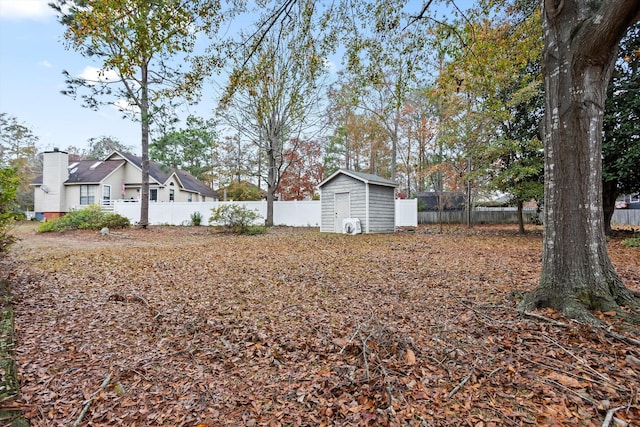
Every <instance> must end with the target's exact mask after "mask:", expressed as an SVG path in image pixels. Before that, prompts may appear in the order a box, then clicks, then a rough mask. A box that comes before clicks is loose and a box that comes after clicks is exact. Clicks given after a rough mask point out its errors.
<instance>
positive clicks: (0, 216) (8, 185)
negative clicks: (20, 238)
mask: <svg viewBox="0 0 640 427" xmlns="http://www.w3.org/2000/svg"><path fill="white" fill-rule="evenodd" d="M19 184H20V177H19V176H18V174H17V170H16V169H15V168H12V167H2V168H0V254H1V253H4V252H7V251H8V250H9V246H11V244H12V243H14V242H15V241H16V239H15V238H14V237H13V236H12V235H10V234H9V228H10V227H11V224H12V223H13V220H14V218H15V212H16V206H17V205H16V194H17V191H18V186H19Z"/></svg>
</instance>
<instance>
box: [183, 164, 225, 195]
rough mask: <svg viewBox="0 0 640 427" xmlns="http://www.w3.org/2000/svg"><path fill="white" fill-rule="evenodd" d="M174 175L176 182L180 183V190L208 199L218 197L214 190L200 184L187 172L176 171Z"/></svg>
mask: <svg viewBox="0 0 640 427" xmlns="http://www.w3.org/2000/svg"><path fill="white" fill-rule="evenodd" d="M175 174H176V177H177V178H178V180H179V181H180V184H181V185H182V188H184V189H185V190H187V191H193V192H196V193H200V194H202V195H203V196H209V197H217V196H218V193H217V192H216V191H215V190H213V189H211V188H209V187H207V186H206V185H204V184H203V183H202V182H200V181H198V179H197V178H196V177H195V176H193V175H191V174H190V173H189V172H187V171H183V170H179V169H176V170H175Z"/></svg>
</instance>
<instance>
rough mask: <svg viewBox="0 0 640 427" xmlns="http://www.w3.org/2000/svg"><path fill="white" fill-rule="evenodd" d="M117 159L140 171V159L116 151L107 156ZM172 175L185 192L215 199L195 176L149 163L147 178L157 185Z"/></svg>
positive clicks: (152, 162)
mask: <svg viewBox="0 0 640 427" xmlns="http://www.w3.org/2000/svg"><path fill="white" fill-rule="evenodd" d="M117 157H122V158H124V159H126V160H127V161H128V162H129V163H131V164H133V165H135V166H136V167H137V168H138V169H140V170H142V157H138V156H134V155H133V154H129V153H121V152H119V151H116V152H114V153H112V154H111V155H110V156H109V158H117ZM174 174H175V175H176V177H177V178H178V181H180V184H182V188H183V189H184V190H186V191H192V192H194V193H200V194H202V195H203V196H208V197H216V196H217V195H218V193H216V191H215V190H212V189H211V188H209V187H207V186H206V185H204V184H203V183H202V182H200V181H199V180H198V179H197V178H196V177H195V176H193V175H191V174H190V173H189V172H187V171H183V170H180V169H172V168H170V167H169V166H165V165H163V164H160V163H157V162H154V161H151V160H150V161H149V177H150V178H152V179H153V180H155V181H156V182H157V183H158V184H160V185H162V184H164V183H166V182H167V181H168V180H169V178H171V176H172V175H174Z"/></svg>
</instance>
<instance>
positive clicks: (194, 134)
mask: <svg viewBox="0 0 640 427" xmlns="http://www.w3.org/2000/svg"><path fill="white" fill-rule="evenodd" d="M215 138H216V132H215V129H214V124H213V123H212V122H211V121H207V120H204V119H202V118H201V117H195V116H189V117H187V126H186V128H185V129H180V130H176V131H173V132H170V133H168V134H166V135H164V136H162V137H160V138H158V139H156V140H155V141H153V142H152V143H151V144H150V146H149V150H150V151H149V154H150V156H151V160H154V161H156V162H159V163H162V164H164V165H167V166H171V167H172V168H174V169H181V170H185V171H187V172H189V173H190V174H191V175H193V176H194V177H196V178H197V179H199V180H201V181H209V182H210V181H211V175H212V170H213V168H214V163H215V160H216V141H215Z"/></svg>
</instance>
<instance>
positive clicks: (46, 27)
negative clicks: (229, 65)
mask: <svg viewBox="0 0 640 427" xmlns="http://www.w3.org/2000/svg"><path fill="white" fill-rule="evenodd" d="M49 1H50V0H0V112H3V113H7V114H9V115H11V116H14V117H16V118H17V119H18V121H19V122H20V123H23V124H24V125H26V126H27V127H28V128H30V129H31V130H32V131H33V133H34V134H35V135H37V136H38V137H39V145H40V148H41V149H51V148H53V147H58V148H60V149H66V148H67V147H69V146H75V147H78V148H81V149H82V148H86V147H87V146H88V142H87V141H88V140H89V139H90V138H94V137H100V136H112V137H115V138H116V139H118V140H119V141H120V142H122V143H123V144H125V145H129V146H131V147H133V151H134V152H137V153H138V154H139V152H140V126H139V123H137V122H134V121H131V120H129V119H123V118H122V113H121V112H120V111H118V110H117V109H116V108H115V107H113V106H103V107H101V109H100V110H99V111H93V110H90V109H87V108H84V107H82V102H81V101H80V100H73V99H72V98H70V97H68V96H65V95H62V94H61V93H60V91H61V90H62V89H64V87H65V83H64V76H63V75H62V71H63V70H67V71H69V73H71V75H74V76H78V75H81V74H83V73H86V72H87V70H88V69H89V68H88V67H94V69H95V67H97V66H99V64H97V63H92V62H91V61H90V60H89V59H88V58H84V57H83V56H82V55H80V54H79V53H78V52H75V51H73V50H67V49H65V45H64V39H63V33H64V27H63V26H62V25H61V24H60V23H59V22H58V21H57V19H56V16H55V14H54V11H53V10H52V9H51V8H50V7H49V6H48V5H47V3H48V2H49ZM458 3H460V4H461V5H465V6H468V4H469V3H471V1H470V0H460V1H459V2H458ZM332 59H333V58H332ZM337 61H339V59H338V60H337ZM212 107H213V106H212V105H211V106H209V107H207V106H200V107H196V111H195V114H197V115H200V116H202V117H207V116H209V115H210V114H209V112H208V111H211V109H212Z"/></svg>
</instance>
